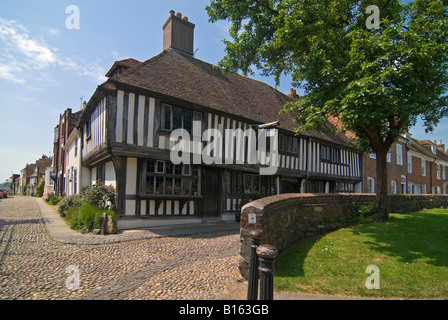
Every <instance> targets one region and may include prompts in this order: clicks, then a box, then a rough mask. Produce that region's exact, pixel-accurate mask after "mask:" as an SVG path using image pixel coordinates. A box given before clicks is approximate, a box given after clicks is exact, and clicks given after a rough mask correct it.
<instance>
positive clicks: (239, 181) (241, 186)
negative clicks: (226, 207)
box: [238, 173, 243, 195]
mask: <svg viewBox="0 0 448 320" xmlns="http://www.w3.org/2000/svg"><path fill="white" fill-rule="evenodd" d="M242 193H243V174H242V173H238V195H241V194H242Z"/></svg>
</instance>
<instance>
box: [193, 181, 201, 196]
mask: <svg viewBox="0 0 448 320" xmlns="http://www.w3.org/2000/svg"><path fill="white" fill-rule="evenodd" d="M191 191H192V192H193V195H195V196H197V195H198V194H199V187H198V180H196V179H194V180H192V182H191Z"/></svg>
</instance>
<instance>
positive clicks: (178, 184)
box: [174, 178, 182, 195]
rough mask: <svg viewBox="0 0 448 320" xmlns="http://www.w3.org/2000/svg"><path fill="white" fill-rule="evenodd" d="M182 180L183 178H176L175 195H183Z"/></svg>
mask: <svg viewBox="0 0 448 320" xmlns="http://www.w3.org/2000/svg"><path fill="white" fill-rule="evenodd" d="M181 184H182V179H181V178H174V194H177V195H179V194H181V191H182V187H181Z"/></svg>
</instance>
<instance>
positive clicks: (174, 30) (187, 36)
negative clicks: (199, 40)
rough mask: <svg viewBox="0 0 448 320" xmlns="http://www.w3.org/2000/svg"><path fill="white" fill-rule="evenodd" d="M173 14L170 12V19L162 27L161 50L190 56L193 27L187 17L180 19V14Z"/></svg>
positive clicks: (191, 52)
mask: <svg viewBox="0 0 448 320" xmlns="http://www.w3.org/2000/svg"><path fill="white" fill-rule="evenodd" d="M173 12H174V10H171V11H170V17H169V18H168V19H167V20H166V22H165V23H164V25H163V26H162V29H163V50H167V49H169V48H172V49H177V50H179V51H182V52H184V53H187V54H189V55H191V56H192V55H193V40H194V27H195V25H194V24H193V23H191V22H189V21H188V17H184V18H183V19H182V13H180V12H178V13H177V14H174V13H173ZM175 15H176V18H174V16H175Z"/></svg>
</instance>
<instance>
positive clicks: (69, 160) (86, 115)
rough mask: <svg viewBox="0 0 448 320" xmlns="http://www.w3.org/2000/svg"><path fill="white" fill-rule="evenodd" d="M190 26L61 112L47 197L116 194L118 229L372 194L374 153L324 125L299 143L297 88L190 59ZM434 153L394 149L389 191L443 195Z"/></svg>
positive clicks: (173, 31)
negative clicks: (98, 190)
mask: <svg viewBox="0 0 448 320" xmlns="http://www.w3.org/2000/svg"><path fill="white" fill-rule="evenodd" d="M194 28H195V25H194V24H193V23H191V22H190V21H189V20H188V18H187V17H182V15H181V14H180V13H177V14H176V13H175V12H174V11H170V15H169V17H168V19H167V20H166V22H165V24H164V25H163V51H162V52H161V53H160V54H158V55H157V56H155V57H153V58H150V59H149V60H146V61H144V62H140V61H138V60H135V59H132V58H129V59H125V60H121V61H116V62H115V63H113V65H112V66H111V68H110V70H109V71H108V72H107V74H106V77H108V79H107V81H106V82H104V83H103V84H101V85H99V86H98V87H97V88H96V90H95V92H94V93H93V95H92V96H91V98H90V100H89V101H86V102H85V103H84V104H83V106H82V108H81V110H79V111H77V112H72V110H71V109H67V110H65V112H64V113H63V114H61V116H60V119H59V123H58V124H57V125H56V127H55V129H54V149H53V157H52V163H51V166H49V168H48V170H47V179H46V187H45V189H46V192H54V193H55V194H56V195H62V194H67V195H70V194H76V193H79V192H80V190H81V189H82V188H84V187H87V186H89V185H92V184H95V183H97V181H101V182H103V183H105V184H106V185H110V186H113V187H114V188H115V190H116V204H115V206H116V212H117V215H118V217H119V227H121V228H126V227H135V226H149V225H155V224H160V223H167V219H169V223H185V222H186V221H188V222H194V221H201V219H213V218H217V219H233V214H234V212H236V211H238V210H239V209H240V205H241V202H242V200H243V198H245V197H249V198H250V197H255V196H260V197H264V196H269V195H275V194H280V193H336V192H357V193H361V192H375V181H376V174H375V170H374V168H375V162H374V159H373V158H374V155H363V154H362V153H360V152H359V151H358V150H357V149H355V148H354V147H353V146H352V145H351V144H350V143H349V142H350V139H349V137H347V136H345V135H343V134H340V135H334V134H331V133H330V131H331V126H332V124H331V123H328V125H327V128H326V129H325V128H324V129H323V130H320V131H312V132H307V133H304V134H301V135H296V134H295V133H294V130H295V128H296V124H295V123H294V122H293V121H292V118H291V116H289V115H284V114H283V115H279V111H280V110H281V109H282V108H283V106H284V105H285V103H287V102H289V101H293V100H294V96H295V91H294V90H291V92H290V94H289V95H286V94H283V93H281V92H279V91H278V90H276V89H274V88H272V87H271V86H269V85H267V84H265V83H263V82H260V81H257V80H254V79H251V78H248V77H244V76H241V75H238V74H235V73H223V72H222V71H221V70H220V69H218V68H216V67H215V66H213V65H212V64H209V63H207V62H204V61H201V60H199V59H197V58H195V57H194V52H193V39H194ZM327 129H328V130H327ZM179 132H180V134H177V133H179ZM228 132H231V133H232V135H231V136H230V139H227V138H228V135H227V133H228ZM182 133H188V134H189V136H188V137H190V138H191V140H185V139H184V138H185V136H183V135H182ZM173 134H177V135H175V138H173ZM179 137H181V138H179ZM224 137H225V139H224ZM179 139H180V140H179ZM181 142H182V143H181ZM180 145H181V146H183V147H184V148H183V149H182V155H184V153H183V151H185V150H188V151H190V152H189V153H187V158H185V157H184V158H183V160H184V161H182V162H176V161H173V155H174V157H177V156H178V155H179V154H180V153H179V152H177V151H175V152H174V153H173V150H178V149H176V147H178V146H180ZM434 145H435V144H433V143H432V142H428V143H426V142H422V141H417V140H415V139H412V138H411V137H410V136H409V135H408V136H403V137H402V138H401V139H400V141H398V142H397V143H396V145H395V146H394V148H392V150H391V152H390V162H389V165H390V172H389V173H390V178H391V184H390V188H391V189H390V192H391V193H430V192H433V193H446V191H447V190H446V182H447V179H446V178H447V177H446V166H448V161H447V160H448V156H447V155H446V153H445V151H444V150H443V149H444V146H443V147H442V145H441V143H440V144H437V145H435V147H436V149H434V150H435V151H434V150H433V146H434ZM185 146H187V148H186V149H185ZM205 151H207V152H206V155H207V156H208V159H207V160H206V159H204V152H205ZM433 151H434V152H433ZM198 159H199V160H198ZM210 159H211V160H212V161H209V160H210ZM395 159H396V161H395ZM189 160H191V161H189ZM222 160H225V161H222ZM423 162H424V164H423ZM424 165H425V168H426V169H425V170H426V171H425V175H424V176H423V177H425V178H422V177H421V176H419V172H418V167H419V166H421V168H423V166H424ZM273 166H274V167H275V170H274V171H273V172H272V173H271V174H261V172H262V169H266V168H268V167H273ZM409 166H410V168H411V169H409V168H408V167H409ZM410 170H411V171H410ZM433 174H435V176H434V177H436V178H434V177H433ZM392 181H394V182H395V183H392ZM403 186H404V187H403Z"/></svg>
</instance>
